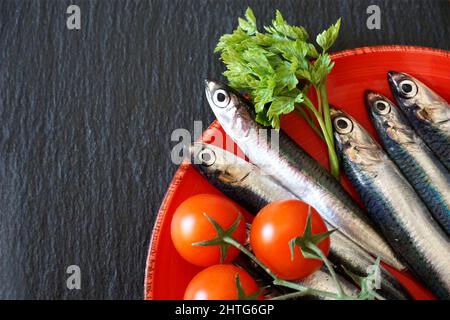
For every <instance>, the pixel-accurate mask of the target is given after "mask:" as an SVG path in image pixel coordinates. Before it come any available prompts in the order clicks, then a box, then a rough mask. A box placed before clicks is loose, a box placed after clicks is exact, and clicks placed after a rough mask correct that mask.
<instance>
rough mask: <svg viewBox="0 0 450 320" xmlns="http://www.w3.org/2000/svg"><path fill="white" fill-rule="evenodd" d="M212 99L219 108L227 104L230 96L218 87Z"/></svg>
mask: <svg viewBox="0 0 450 320" xmlns="http://www.w3.org/2000/svg"><path fill="white" fill-rule="evenodd" d="M213 101H214V104H215V105H216V106H218V107H219V108H225V107H226V106H227V105H228V102H230V96H229V95H228V92H226V91H225V90H223V89H218V90H216V91H215V92H214V95H213Z"/></svg>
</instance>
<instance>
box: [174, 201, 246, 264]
mask: <svg viewBox="0 0 450 320" xmlns="http://www.w3.org/2000/svg"><path fill="white" fill-rule="evenodd" d="M239 213H240V211H239V209H238V207H237V206H236V205H235V204H234V203H233V202H232V201H231V200H229V199H227V198H225V197H223V196H218V195H214V194H199V195H196V196H193V197H190V198H189V199H187V200H185V201H184V202H183V203H182V204H180V206H179V207H178V208H177V210H176V211H175V214H174V216H173V218H172V224H171V236H172V242H173V244H174V245H175V248H176V249H177V251H178V253H179V254H180V255H181V256H182V257H183V258H184V259H186V260H187V261H189V262H190V263H192V264H195V265H198V266H203V267H207V266H211V265H214V264H218V263H220V248H219V246H193V245H192V243H194V242H200V241H207V240H211V239H214V238H215V237H216V236H217V232H216V229H214V227H213V225H212V224H211V222H210V221H208V219H207V218H206V217H205V214H207V215H208V216H210V217H211V218H212V219H214V220H215V221H217V222H218V223H219V225H220V226H221V227H222V228H223V229H224V230H226V229H229V228H230V227H231V226H232V225H233V223H234V222H235V220H236V219H237V217H238V214H239ZM232 236H233V238H234V239H235V240H236V241H239V242H240V243H244V241H245V220H244V217H243V216H242V215H241V221H240V223H239V225H238V227H237V228H236V230H235V231H234V232H233V234H232ZM238 254H239V250H237V249H235V248H234V247H231V246H230V247H229V249H228V253H227V256H226V259H225V261H224V262H225V263H229V262H231V261H233V259H234V258H236V257H237V256H238Z"/></svg>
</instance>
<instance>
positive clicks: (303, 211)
mask: <svg viewBox="0 0 450 320" xmlns="http://www.w3.org/2000/svg"><path fill="white" fill-rule="evenodd" d="M307 217H308V205H307V204H306V203H304V202H302V201H299V200H282V201H277V202H273V203H270V204H268V205H267V206H265V207H264V208H263V209H261V211H260V212H259V213H258V215H257V216H256V217H255V219H254V220H253V224H252V227H251V231H250V244H251V246H252V249H253V252H254V253H255V255H256V257H257V258H258V259H259V260H261V261H262V262H263V263H264V264H265V265H266V266H267V267H269V268H270V269H271V270H272V271H273V272H274V273H275V274H276V275H277V276H278V277H280V278H282V279H285V280H296V279H301V278H304V277H306V276H307V275H309V274H311V273H313V272H314V271H316V270H317V269H319V268H320V267H321V266H322V264H323V262H322V260H318V259H306V258H305V257H303V255H302V254H301V252H300V248H299V247H298V246H297V247H296V248H295V254H294V259H293V260H291V252H290V248H289V241H290V240H291V239H292V238H295V237H298V236H301V235H303V232H304V230H305V226H306V219H307ZM311 224H312V228H311V230H312V233H313V234H318V233H323V232H326V231H327V227H326V225H325V223H324V221H323V220H322V218H321V217H320V215H319V214H318V213H317V212H316V211H315V210H312V213H311ZM318 247H319V248H320V249H321V250H322V252H323V253H324V254H325V255H328V251H329V249H330V238H329V237H328V238H326V239H325V240H323V241H321V242H320V243H319V244H318Z"/></svg>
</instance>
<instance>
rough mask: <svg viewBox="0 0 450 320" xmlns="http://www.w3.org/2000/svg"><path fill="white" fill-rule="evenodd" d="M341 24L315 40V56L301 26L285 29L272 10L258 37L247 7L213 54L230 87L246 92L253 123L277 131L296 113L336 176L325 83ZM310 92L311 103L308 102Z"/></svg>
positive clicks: (338, 22)
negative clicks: (314, 97) (269, 21)
mask: <svg viewBox="0 0 450 320" xmlns="http://www.w3.org/2000/svg"><path fill="white" fill-rule="evenodd" d="M340 24H341V20H340V19H339V20H337V22H336V23H335V24H334V25H332V26H331V27H330V28H328V29H327V30H325V31H323V32H322V33H320V34H319V35H318V36H317V37H316V42H317V44H318V45H319V46H320V48H321V51H320V52H319V51H318V50H317V49H316V47H315V45H314V44H313V43H310V42H308V33H307V32H306V30H305V29H304V28H303V27H298V26H291V25H289V24H288V23H287V22H286V20H285V19H284V18H283V16H282V14H281V13H280V11H278V10H277V11H276V15H275V19H274V20H273V21H272V25H270V26H265V27H264V31H263V32H260V31H259V30H258V27H257V24H256V18H255V15H254V14H253V11H252V10H251V9H250V8H248V9H247V11H246V12H245V19H244V18H239V25H238V27H237V28H236V30H234V31H233V33H231V34H225V35H223V36H222V37H221V38H220V40H219V43H218V44H217V47H216V49H215V51H216V52H220V54H221V59H222V61H223V62H224V63H225V65H226V67H227V70H226V71H225V72H224V75H225V76H226V77H227V79H228V81H229V83H230V86H232V87H234V88H235V89H237V90H241V91H246V92H248V93H249V94H250V95H251V97H252V100H253V103H254V106H255V111H256V120H257V121H258V122H259V123H261V124H262V125H265V126H272V127H273V128H276V129H279V128H280V117H281V115H283V114H288V113H291V112H293V111H296V112H297V113H298V114H300V115H301V116H302V117H303V118H304V119H305V120H306V122H307V123H308V124H309V126H310V127H311V128H312V129H313V130H314V132H315V133H316V134H317V135H318V136H319V137H320V138H321V139H322V140H323V141H324V142H325V144H326V145H327V148H328V154H329V160H330V170H331V173H332V174H333V175H334V176H335V177H338V176H339V160H338V157H337V154H336V151H335V147H334V139H333V128H332V125H331V118H330V107H329V104H328V96H327V91H326V80H327V76H328V74H329V73H330V72H331V69H332V68H333V65H334V63H333V62H332V61H331V59H330V56H329V54H328V53H327V50H328V49H329V48H330V47H331V46H332V45H333V43H334V42H335V41H336V38H337V36H338V33H339V27H340ZM311 89H313V90H314V91H315V94H316V95H317V103H316V104H314V103H313V102H312V100H311V99H310V98H309V97H308V95H307V94H308V93H309V92H310V90H311Z"/></svg>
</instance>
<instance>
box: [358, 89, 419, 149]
mask: <svg viewBox="0 0 450 320" xmlns="http://www.w3.org/2000/svg"><path fill="white" fill-rule="evenodd" d="M365 97H366V107H367V111H368V113H369V116H370V119H371V120H372V124H373V125H374V127H375V129H376V131H377V132H378V134H379V135H380V137H381V138H382V140H383V141H385V140H386V138H387V139H390V140H393V141H395V142H397V143H401V144H404V143H415V134H414V132H413V131H412V129H411V128H410V127H409V126H408V125H407V120H406V119H405V117H404V116H403V114H402V113H401V111H400V110H399V109H398V108H397V107H396V106H395V104H394V103H393V102H392V101H391V100H389V99H388V98H387V97H385V96H384V95H382V94H381V93H378V92H375V91H371V90H368V91H366V93H365Z"/></svg>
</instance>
